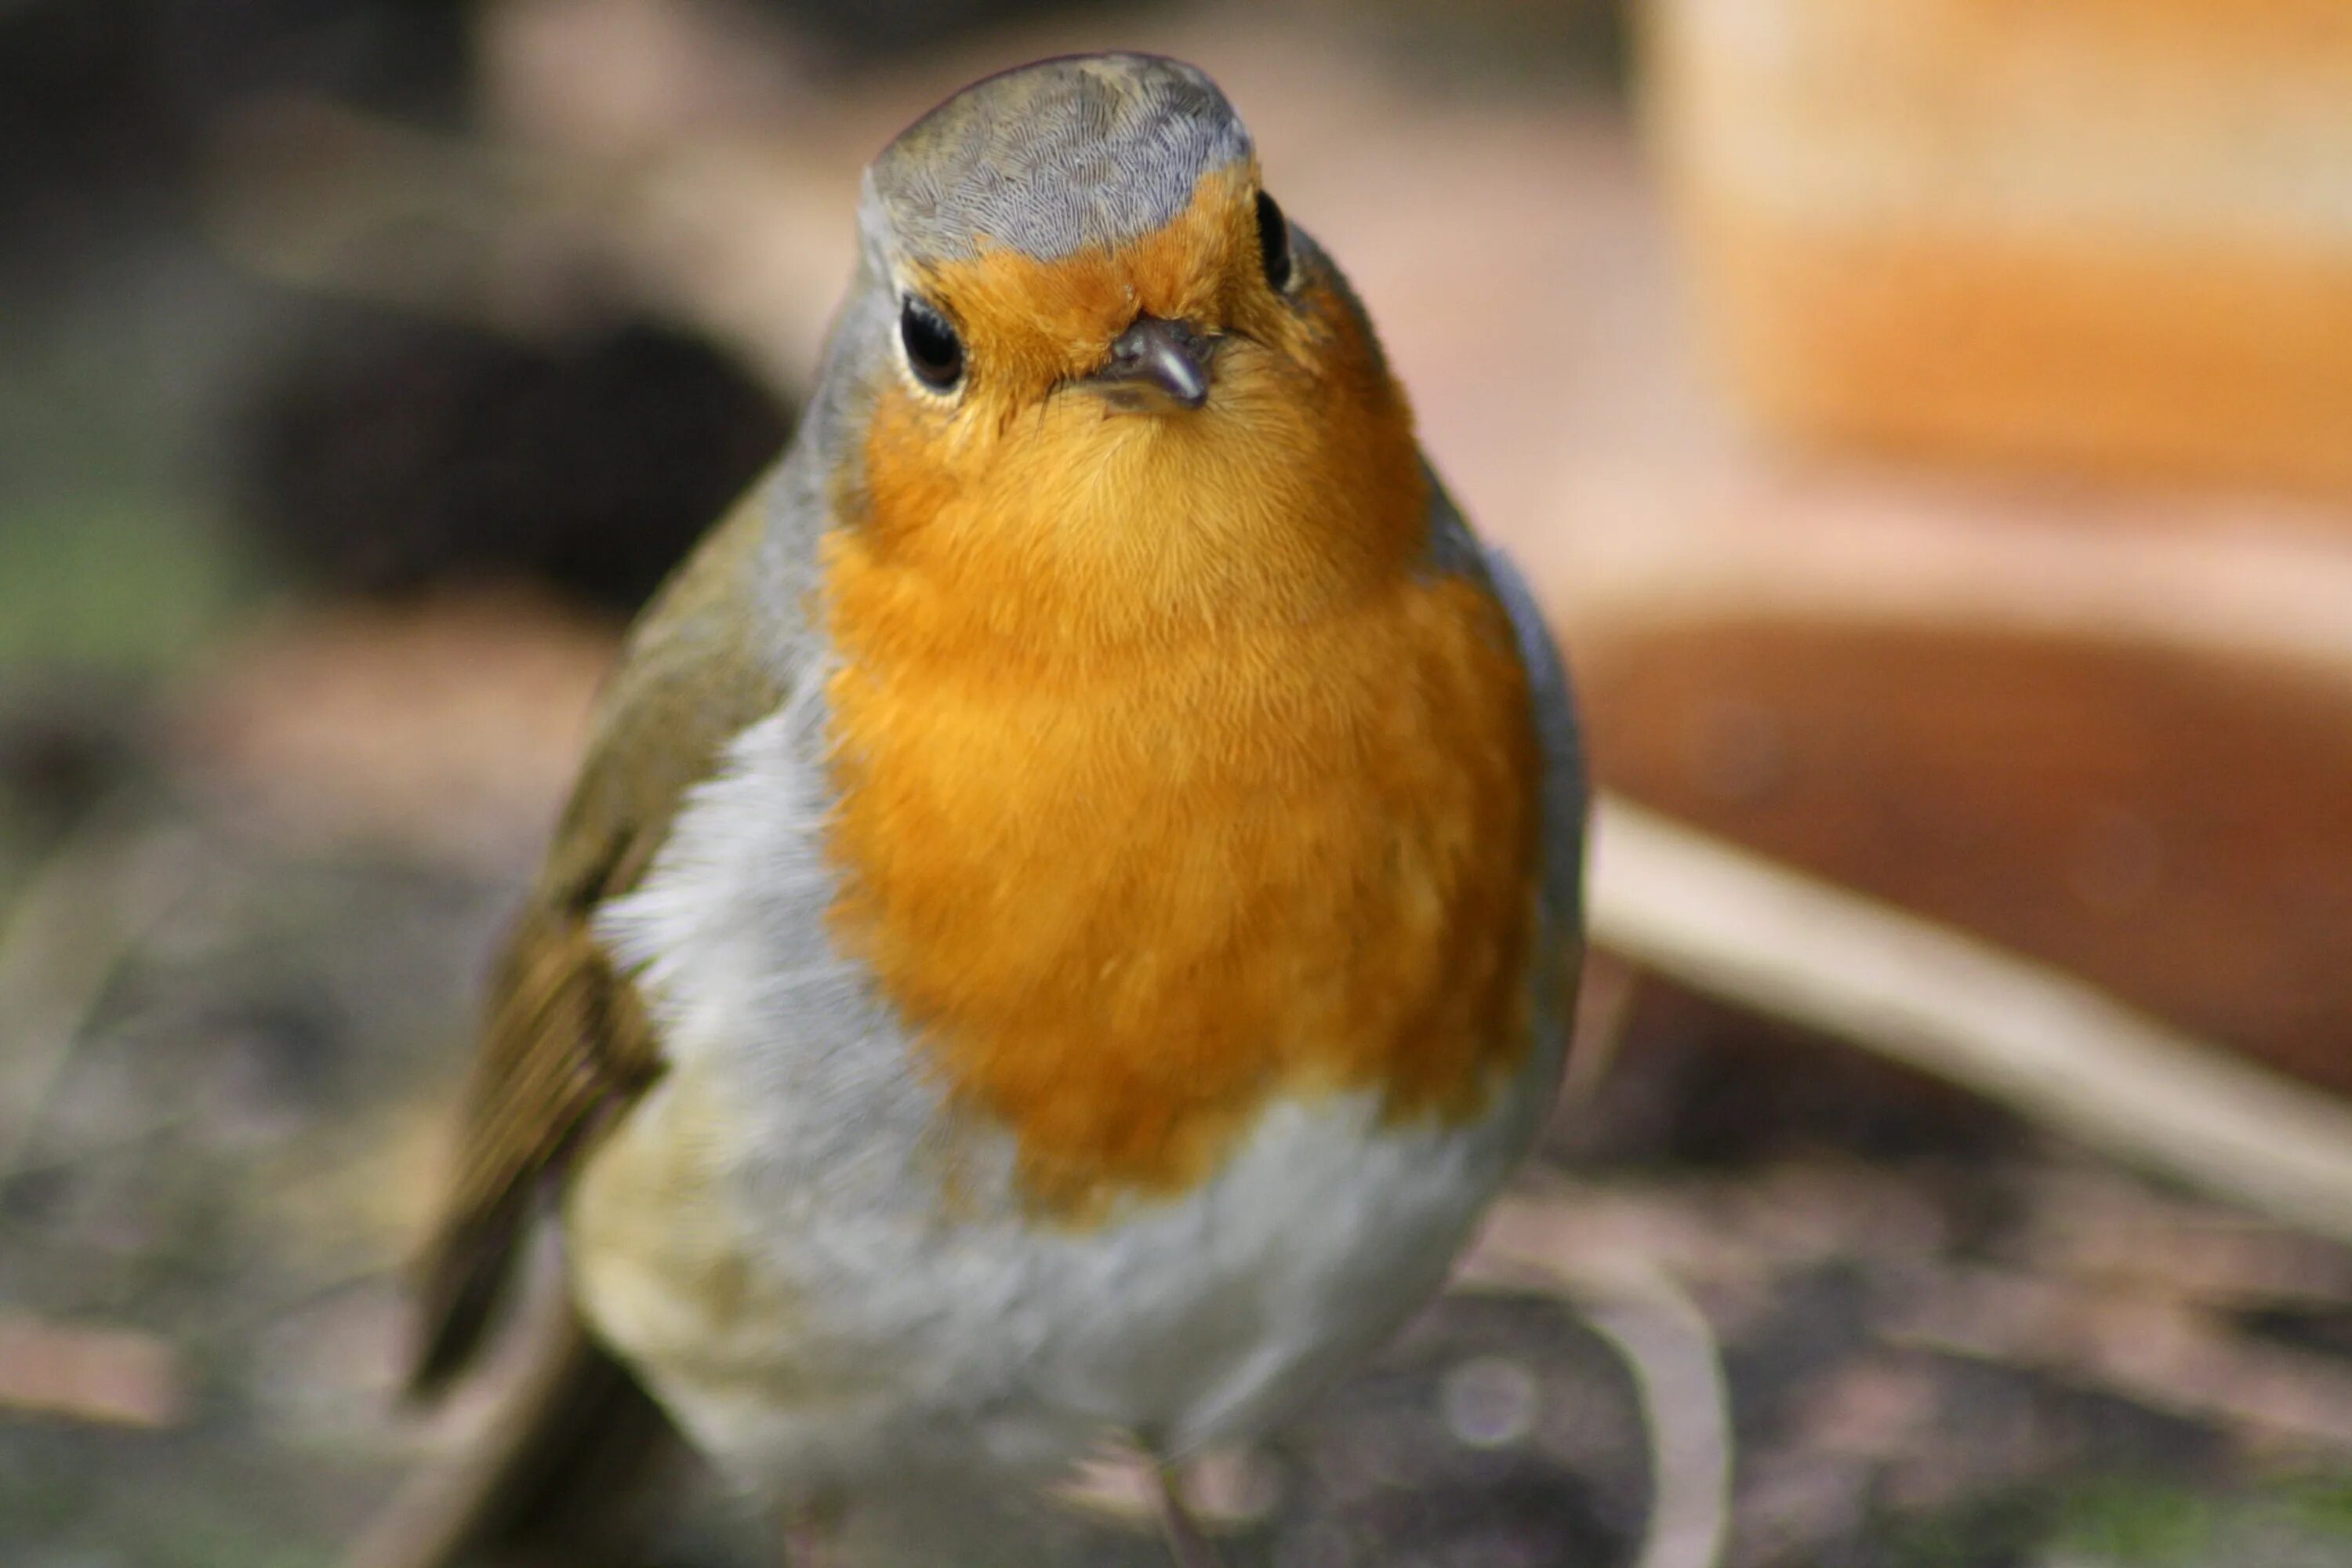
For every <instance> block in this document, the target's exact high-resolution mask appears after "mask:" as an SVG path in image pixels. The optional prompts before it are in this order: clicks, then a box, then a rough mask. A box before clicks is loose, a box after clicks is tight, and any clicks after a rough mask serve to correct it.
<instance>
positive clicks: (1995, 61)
mask: <svg viewBox="0 0 2352 1568" xmlns="http://www.w3.org/2000/svg"><path fill="white" fill-rule="evenodd" d="M1650 23H1651V26H1650V27H1649V29H1648V31H1649V39H1648V42H1649V44H1650V48H1649V56H1648V67H1649V72H1648V86H1649V89H1650V90H1649V96H1650V99H1651V108H1652V110H1653V118H1654V124H1655V127H1656V129H1657V130H1658V131H1659V132H1660V133H1661V142H1662V146H1663V149H1664V154H1665V158H1664V162H1665V164H1666V168H1667V171H1668V173H1669V176H1670V180H1671V183H1672V184H1673V186H1674V187H1675V191H1674V194H1675V196H1676V198H1677V201H1678V205H1679V207H1680V213H1679V217H1680V220H1681V226H1682V228H1683V231H1684V237H1685V239H1686V240H1688V241H1689V250H1690V257H1691V268H1692V270H1693V272H1694V273H1695V275H1696V283H1697V285H1698V288H1697V295H1698V300H1699V304H1700V306H1701V309H1702V312H1703V316H1704V318H1705V325H1706V328H1707V329H1708V335H1709V337H1710V338H1711V340H1712V345H1713V347H1714V348H1715V350H1716V351H1717V353H1718V355H1719V357H1720V358H1721V360H1722V362H1723V363H1724V365H1725V367H1726V369H1727V371H1728V373H1729V377H1730V380H1731V381H1732V383H1733V384H1734V385H1735V386H1736V388H1737V390H1738V392H1739V394H1740V395H1742V397H1743V398H1744V399H1745V401H1746V403H1747V404H1748V406H1749V408H1750V410H1751V411H1752V412H1753V413H1754V414H1755V415H1756V416H1758V417H1759V418H1760V419H1761V420H1762V421H1763V422H1764V423H1765V424H1766V425H1768V426H1770V427H1772V428H1773V429H1774V430H1776V431H1778V432H1780V433H1781V434H1784V435H1790V436H1794V437H1800V438H1802V439H1805V440H1808V441H1813V442H1820V443H1825V444H1844V443H1862V444H1865V445H1869V446H1872V447H1887V448H1895V449H1902V450H1907V451H1916V452H1922V453H1932V454H1937V455H1944V456H1956V457H1960V458H1990V459H1995V460H2000V461H2011V462H2023V463H2028V464H2035V465H2045V466H2055V467H2074V468H2089V469H2095V470H2098V471H2102V472H2107V473H2116V474H2125V475H2185V476H2208V477H2221V478H2238V479H2252V480H2258V481H2263V482H2276V483H2284V484H2289V485H2294V486H2305V487H2317V488H2326V489H2336V490H2347V489H2352V353H2347V348H2352V226H2347V223H2346V221H2345V217H2346V212H2347V208H2346V205H2345V195H2346V192H2347V188H2348V187H2347V169H2352V7H2347V6H2346V5H2344V4H2342V0H1654V4H1653V5H1652V11H1651V16H1650Z"/></svg>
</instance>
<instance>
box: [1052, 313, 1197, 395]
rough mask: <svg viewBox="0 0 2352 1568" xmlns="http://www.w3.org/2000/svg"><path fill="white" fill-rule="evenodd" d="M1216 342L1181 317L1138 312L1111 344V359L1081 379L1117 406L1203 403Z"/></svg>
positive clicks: (1084, 385)
mask: <svg viewBox="0 0 2352 1568" xmlns="http://www.w3.org/2000/svg"><path fill="white" fill-rule="evenodd" d="M1215 351H1216V344H1215V342H1213V340H1211V339H1209V338H1206V337H1203V336H1202V334H1200V333H1199V332H1196V331H1193V330H1192V328H1191V327H1189V326H1186V325H1185V324H1184V323H1183V322H1181V321H1161V320H1160V318H1159V317H1157V316H1138V317H1136V319H1135V324H1134V325H1133V326H1130V327H1129V328H1128V329H1127V331H1123V332H1121V333H1120V334H1119V335H1118V341H1117V342H1114V343H1112V344H1111V346H1110V363H1108V364H1107V365H1105V366H1103V368H1102V369H1100V370H1098V371H1097V372H1096V373H1095V374H1092V375H1090V376H1087V378H1086V379H1085V380H1084V381H1081V382H1079V383H1078V384H1079V385H1080V386H1083V387H1087V388H1088V389H1089V390H1091V391H1094V392H1097V393H1099V394H1101V395H1103V396H1104V397H1105V398H1107V399H1108V400H1109V402H1110V403H1111V405H1113V406H1114V407H1118V408H1129V409H1137V410H1150V409H1161V408H1198V407H1200V406H1201V405H1202V404H1204V403H1206V402H1208V401H1209V362H1210V359H1211V357H1212V356H1213V354H1214V353H1215Z"/></svg>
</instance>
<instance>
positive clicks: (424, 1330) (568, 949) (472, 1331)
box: [409, 491, 796, 1394]
mask: <svg viewBox="0 0 2352 1568" xmlns="http://www.w3.org/2000/svg"><path fill="white" fill-rule="evenodd" d="M765 517H766V508H765V506H764V504H763V502H762V492H756V491H755V492H754V494H753V496H752V497H751V498H750V499H748V500H745V501H744V503H743V504H742V505H740V506H739V507H738V508H737V509H736V510H735V511H734V512H733V513H732V514H730V516H729V517H728V519H727V520H726V521H724V522H722V523H721V524H720V525H719V527H718V528H717V529H716V530H714V531H712V532H711V534H710V535H709V538H707V539H706V540H705V541H704V542H703V543H702V545H701V547H700V548H699V549H698V550H697V551H696V552H695V554H694V555H693V557H692V558H691V559H690V560H689V561H688V563H686V565H685V566H684V567H682V568H681V569H680V570H679V572H678V574H677V575H676V576H675V577H674V578H672V579H671V581H670V583H669V584H667V586H666V587H665V588H664V589H663V591H662V593H661V595H659V596H658V597H657V598H656V601H655V602H654V605H653V606H652V607H651V608H650V609H649V610H648V611H647V612H646V616H645V617H644V618H643V619H642V620H641V621H639V623H638V624H637V626H636V627H635V629H634V630H633V631H632V632H631V634H630V637H629V640H628V643H627V645H626V647H625V648H624V649H623V651H622V656H621V662H620V664H619V665H618V667H617V668H616V669H615V672H614V678H613V681H612V684H611V686H610V687H609V688H608V689H607V690H606V693H605V696H604V701H603V704H602V709H601V711H600V714H599V718H598V721H597V725H596V733H595V738H594V740H593V742H592V743H591V745H590V748H589V752H588V759H587V763H586V764H585V766H584V767H583V771H582V773H581V777H580V782H579V784H578V785H577V786H576V788H575V790H574V792H573V794H572V802H571V805H569V806H568V807H567V808H566V810H565V812H564V815H563V818H562V823H561V824H560V825H559V826H558V827H557V830H556V835H555V839H554V844H553V847H551V850H550V852H549V855H548V860H547V865H546V867H545V868H544V870H543V871H542V872H541V876H540V879H539V881H538V883H537V885H536V886H535V887H534V888H533V889H532V891H531V894H530V900H529V902H528V903H527V904H526V905H525V907H524V909H523V910H522V912H521V914H520V916H518V917H517V919H516V921H515V924H514V927H513V929H512V930H511V931H509V934H508V937H507V942H506V946H505V948H504V950H503V952H502V953H501V956H500V958H499V963H498V965H497V967H496V969H495V970H494V972H493V973H492V977H491V986H490V1000H489V1009H488V1018H487V1020H486V1023H485V1026H484V1031H483V1037H482V1043H481V1048H480V1053H479V1055H478V1057H477V1058H475V1063H474V1071H473V1077H472V1080H471V1082H470V1083H469V1085H468V1086H467V1093H466V1110H465V1118H464V1123H463V1131H462V1133H461V1136H460V1142H459V1146H458V1152H457V1169H456V1180H455V1182H454V1183H453V1184H452V1186H451V1188H450V1191H449V1194H448V1196H447V1198H446V1202H445V1204H444V1205H443V1208H442V1212H441V1216H440V1220H439V1223H438V1225H437V1226H436V1228H435V1231H434V1234H433V1237H432V1238H431V1240H430V1242H429V1243H428V1245H427V1247H426V1249H425V1257H424V1258H423V1260H422V1268H421V1271H420V1272H421V1277H422V1282H421V1289H420V1300H419V1309H420V1321H419V1329H420V1334H419V1337H418V1341H417V1346H416V1351H415V1361H414V1363H412V1367H411V1371H410V1373H409V1384H410V1387H411V1388H412V1390H414V1391H415V1392H417V1393H420V1394H426V1393H430V1392H432V1391H433V1390H435V1389H436V1388H437V1387H439V1386H440V1385H441V1384H444V1383H445V1382H446V1380H447V1379H448V1378H449V1377H450V1376H451V1375H452V1374H453V1373H457V1372H458V1371H459V1370H461V1369H462V1368H463V1367H464V1366H465V1365H466V1364H467V1362H468V1360H470V1358H471V1357H472V1355H473V1353H474V1352H475V1350H476V1349H477V1348H478V1345H479V1343H480V1342H481V1337H482V1331H483V1329H484V1326H485V1324H486V1323H487V1321H488V1316H489V1312H490V1310H491V1308H492V1307H493V1306H495V1305H496V1303H497V1301H498V1299H499V1293H500V1291H501V1290H502V1289H503V1288H504V1287H505V1285H506V1282H507V1280H508V1278H509V1275H510V1273H511V1272H512V1268H513V1263H514V1259H515V1257H516V1254H517V1250H518V1245H519V1243H520V1240H521V1239H522V1233H523V1231H524V1229H525V1226H526V1222H527V1221H528V1220H529V1219H530V1216H531V1215H532V1214H533V1212H534V1210H535V1209H536V1207H537V1205H538V1199H539V1197H540V1194H541V1193H542V1192H543V1191H544V1190H545V1188H546V1186H547V1184H548V1183H549V1181H550V1180H551V1178H554V1177H557V1176H559V1175H560V1174H561V1173H562V1171H563V1170H565V1169H566V1168H567V1167H568V1166H569V1165H570V1163H572V1161H574V1160H575V1159H577V1158H578V1156H579V1154H580V1152H581V1151H582V1149H583V1146H584V1145H585V1143H586V1142H588V1141H590V1140H593V1138H595V1137H596V1136H597V1135H598V1133H599V1132H600V1131H602V1130H603V1129H604V1128H606V1127H608V1126H610V1125H611V1124H612V1122H613V1121H614V1119H615V1118H616V1117H618V1116H619V1115H621V1114H622V1113H623V1112H625V1110H627V1109H628V1107H629V1105H630V1104H631V1102H633V1101H634V1100H635V1098H636V1097H637V1096H638V1095H639V1094H640V1093H642V1092H643V1091H644V1090H645V1089H646V1085H648V1084H650V1083H651V1082H652V1081H653V1080H654V1079H655V1078H656V1077H657V1076H659V1074H660V1071H661V1046H660V1042H659V1040H658V1038H657V1037H656V1030H655V1027H654V1025H653V1022H652V1020H651V1019H650V1018H649V1017H648V1016H647V1014H646V1008H645V1006H644V1004H643V1002H642V1001H641V1000H640V998H639V997H638V995H637V993H636V989H635V986H634V985H632V984H630V982H629V980H628V978H627V977H626V976H625V975H623V974H621V973H617V972H616V971H615V969H614V965H613V963H612V960H611V958H610V957H609V956H608V955H607V954H606V952H604V948H603V947H602V945H601V944H600V943H599V942H598V941H597V940H596V937H595V934H594V932H593V929H592V927H591V923H590V922H591V920H592V917H593V915H594V913H595V910H596V907H597V906H598V905H599V904H601V903H602V902H603V901H604V900H606V899H609V898H612V897H614V895H616V894H619V893H624V892H626V891H628V890H629V889H631V888H633V887H635V885H636V884H637V882H638V880H639V879H641V878H643V877H644V875H645V872H646V867H647V866H648V865H649V864H650V863H651V861H652V859H653V857H654V855H655V853H656V851H657V850H658V849H659V848H660V847H661V845H662V841H663V840H664V839H665V838H666V837H667V836H668V832H669V826H670V822H671V820H672V818H673V816H675V815H676V813H677V806H678V803H679V801H680V799H681V798H682V797H683V796H684V795H685V794H686V792H687V791H688V789H689V788H691V787H692V786H693V785H694V784H698V783H699V782H700V781H701V780H703V779H705V778H707V777H709V774H710V772H711V770H712V769H713V768H714V767H715V766H716V765H717V764H718V761H719V756H720V754H721V752H723V751H724V750H725V748H726V745H727V743H728V742H729V741H730V740H731V739H732V738H733V737H734V736H735V735H736V734H737V733H739V732H740V731H742V730H743V729H744V728H745V727H746V726H748V725H750V724H751V723H753V722H755V721H758V720H759V719H760V718H761V717H763V716H764V715H766V714H767V713H769V712H771V711H772V710H774V708H775V707H776V705H777V703H778V702H780V701H781V700H782V695H783V693H782V684H781V682H780V680H779V679H778V677H777V675H776V673H775V671H774V669H773V668H772V660H771V659H770V658H768V657H766V654H765V650H764V648H763V647H761V644H762V642H763V641H764V640H765V639H764V637H763V636H762V632H761V627H762V626H764V624H765V623H764V621H763V619H762V616H764V615H765V614H766V613H767V612H766V611H765V610H764V609H763V607H762V606H761V605H758V604H756V603H754V602H753V600H752V598H751V589H752V588H753V586H754V584H756V582H757V574H756V572H755V571H754V570H753V561H752V556H753V553H754V552H756V551H757V549H758V548H759V544H760V542H761V537H762V534H763V532H764V529H763V523H764V521H765ZM793 609H795V610H796V607H793Z"/></svg>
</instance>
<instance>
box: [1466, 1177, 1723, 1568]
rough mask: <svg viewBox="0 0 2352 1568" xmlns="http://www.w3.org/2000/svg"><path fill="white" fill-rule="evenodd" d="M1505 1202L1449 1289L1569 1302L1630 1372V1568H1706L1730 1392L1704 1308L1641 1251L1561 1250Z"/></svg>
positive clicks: (1717, 1517)
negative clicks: (1643, 1486)
mask: <svg viewBox="0 0 2352 1568" xmlns="http://www.w3.org/2000/svg"><path fill="white" fill-rule="evenodd" d="M1527 1203H1528V1200H1527V1199H1525V1198H1512V1199H1506V1200H1505V1201H1504V1203H1503V1204H1502V1205H1500V1206H1499V1207H1498V1208H1497V1209H1496V1213H1495V1215H1493V1217H1492V1218H1491V1219H1490V1221H1489V1223H1488V1225H1487V1226H1486V1231H1485V1232H1484V1234H1483V1235H1482V1236H1481V1237H1480V1238H1479V1241H1478V1245H1477V1246H1476V1247H1475V1248H1474V1249H1473V1250H1472V1251H1471V1253H1470V1255H1469V1256H1468V1257H1466V1258H1464V1260H1463V1262H1462V1266H1461V1268H1460V1270H1459V1272H1458V1273H1457V1275H1456V1277H1455V1281H1454V1283H1455V1287H1456V1288H1457V1289H1470V1290H1485V1291H1511V1290H1526V1289H1530V1288H1533V1289H1539V1290H1541V1291H1543V1293H1545V1294H1547V1295H1550V1296H1556V1297H1559V1298H1560V1299H1562V1300H1566V1301H1568V1302H1570V1304H1571V1305H1573V1306H1574V1307H1575V1308H1576V1310H1577V1312H1578V1315H1579V1316H1580V1317H1581V1318H1582V1319H1583V1320H1584V1321H1585V1322H1586V1323H1588V1324H1589V1325H1591V1328H1592V1331H1594V1332H1595V1333H1598V1334H1599V1335H1600V1336H1601V1338H1602V1339H1604V1340H1607V1341H1608V1342H1609V1343H1610V1346H1611V1348H1612V1349H1613V1350H1615V1351H1616V1352H1617V1354H1618V1355H1619V1357H1620V1358H1622V1360H1623V1362H1624V1363H1625V1367H1626V1370H1627V1371H1628V1372H1629V1373H1631V1374H1632V1375H1633V1387H1634V1392H1635V1394H1636V1396H1637V1397H1638V1398H1639V1399H1640V1401H1641V1405H1642V1413H1643V1425H1644V1426H1646V1428H1647V1429H1648V1433H1649V1440H1650V1518H1649V1524H1648V1528H1647V1529H1646V1530H1645V1531H1643V1542H1642V1554H1641V1556H1640V1557H1639V1558H1637V1559H1636V1560H1635V1568H1716V1565H1717V1563H1721V1562H1722V1560H1723V1553H1724V1549H1725V1547H1726V1545H1727V1543H1728V1541H1729V1537H1730V1530H1731V1456H1732V1435H1731V1398H1730V1394H1729V1393H1728V1392H1727V1389H1726V1388H1725V1386H1724V1381H1723V1363H1722V1357H1721V1355H1720V1353H1719V1352H1718V1351H1717V1343H1716V1337H1715V1331H1714V1329H1713V1328H1712V1327H1711V1326H1710V1325H1709V1324H1708V1322H1707V1321H1706V1314H1705V1313H1703V1312H1701V1311H1700V1310H1699V1309H1698V1306H1697V1304H1696V1303H1695V1302H1694V1301H1692V1300H1691V1299H1690V1297H1689V1296H1688V1295H1687V1294H1686V1293H1685V1291H1684V1290H1683V1289H1682V1288H1681V1286H1679V1285H1677V1284H1676V1283H1675V1281H1674V1280H1673V1279H1669V1278H1668V1277H1667V1276H1666V1275H1665V1274H1664V1273H1663V1272H1661V1271H1660V1270H1658V1269H1657V1268H1653V1267H1651V1266H1649V1265H1648V1264H1647V1263H1645V1262H1644V1261H1643V1260H1642V1259H1640V1258H1633V1257H1630V1256H1621V1255H1614V1254H1603V1253H1599V1252H1596V1253H1594V1254H1592V1255H1591V1256H1580V1257H1563V1256H1561V1255H1560V1254H1559V1251H1558V1250H1557V1248H1554V1247H1547V1246H1545V1245H1543V1242H1544V1239H1545V1238H1546V1237H1548V1236H1549V1226H1544V1225H1542V1224H1541V1223H1536V1224H1521V1223H1516V1222H1517V1220H1518V1218H1519V1215H1520V1214H1521V1212H1522V1207H1523V1205H1526V1204H1527Z"/></svg>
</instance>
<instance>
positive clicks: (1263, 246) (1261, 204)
mask: <svg viewBox="0 0 2352 1568" xmlns="http://www.w3.org/2000/svg"><path fill="white" fill-rule="evenodd" d="M1257 253H1258V258H1259V259H1260V260H1262V261H1264V262H1265V280H1266V281H1267V282H1268V283H1271V284H1273V285H1274V286H1275V288H1276V289H1277V290H1279V289H1287V288H1289V287H1290V224H1289V222H1288V220H1286V218H1284V216H1282V209H1281V208H1280V207H1278V206H1276V205H1274V198H1273V197H1272V196H1270V195H1266V194H1265V192H1264V191H1260V192H1259V193H1258V194H1257Z"/></svg>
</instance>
